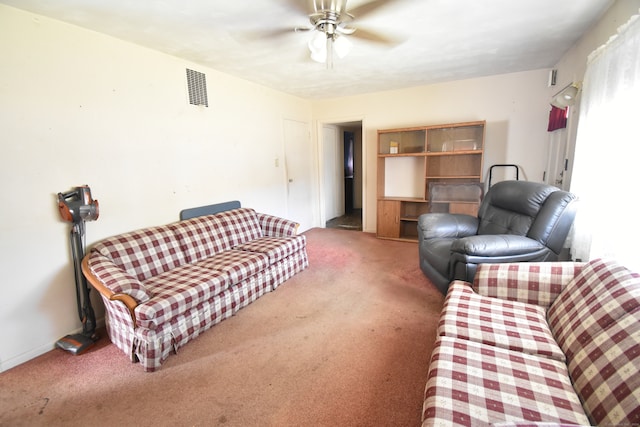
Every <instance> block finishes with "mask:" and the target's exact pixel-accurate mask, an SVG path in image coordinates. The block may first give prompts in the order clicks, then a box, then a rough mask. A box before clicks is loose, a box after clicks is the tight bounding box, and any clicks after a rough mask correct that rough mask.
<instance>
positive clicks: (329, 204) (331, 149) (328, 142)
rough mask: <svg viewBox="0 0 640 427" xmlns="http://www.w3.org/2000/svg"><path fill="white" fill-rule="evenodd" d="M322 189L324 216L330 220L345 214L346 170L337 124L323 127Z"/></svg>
mask: <svg viewBox="0 0 640 427" xmlns="http://www.w3.org/2000/svg"><path fill="white" fill-rule="evenodd" d="M322 153H323V162H322V165H323V171H322V191H323V196H324V217H325V220H327V221H328V220H330V219H333V218H335V217H338V216H340V215H344V171H343V167H342V165H343V158H342V157H343V154H342V146H341V144H340V135H339V130H338V128H337V127H336V126H331V125H324V126H323V127H322Z"/></svg>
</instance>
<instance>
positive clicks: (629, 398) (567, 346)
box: [548, 259, 640, 425]
mask: <svg viewBox="0 0 640 427" xmlns="http://www.w3.org/2000/svg"><path fill="white" fill-rule="evenodd" d="M548 316H549V324H550V326H551V328H552V330H553V332H554V335H555V336H556V339H557V341H558V343H559V344H560V346H561V347H562V349H563V351H564V352H565V354H566V355H567V360H568V361H569V370H570V372H571V376H572V379H573V381H574V382H575V387H576V390H577V391H578V393H579V394H580V396H581V398H582V399H583V400H584V406H585V408H586V409H587V411H588V412H589V413H590V415H591V418H592V421H593V422H594V423H596V424H601V425H602V424H607V425H640V405H638V401H639V400H640V275H638V274H636V273H632V272H631V271H629V270H627V269H626V268H624V267H622V266H620V265H618V264H616V263H615V262H612V261H607V260H602V259H597V260H594V261H591V262H589V263H588V264H587V265H586V266H585V267H584V269H583V270H582V272H581V273H580V274H579V275H577V276H576V278H575V279H574V281H573V282H572V283H570V284H569V285H568V286H567V288H566V289H565V290H564V291H563V292H562V293H561V294H560V296H559V297H558V298H557V299H556V301H555V302H554V303H553V304H552V306H551V307H550V309H549V312H548Z"/></svg>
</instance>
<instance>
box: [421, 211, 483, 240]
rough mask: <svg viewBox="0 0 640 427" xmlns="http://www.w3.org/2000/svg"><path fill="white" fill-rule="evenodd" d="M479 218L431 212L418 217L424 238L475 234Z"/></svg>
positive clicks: (457, 236)
mask: <svg viewBox="0 0 640 427" xmlns="http://www.w3.org/2000/svg"><path fill="white" fill-rule="evenodd" d="M478 224H479V221H478V218H476V217H475V216H471V215H464V214H447V213H429V214H423V215H420V217H419V218H418V231H420V235H421V236H422V239H435V238H442V237H454V238H459V237H466V236H473V235H474V234H476V232H477V231H478Z"/></svg>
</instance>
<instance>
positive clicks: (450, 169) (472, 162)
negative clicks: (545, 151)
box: [377, 121, 485, 241]
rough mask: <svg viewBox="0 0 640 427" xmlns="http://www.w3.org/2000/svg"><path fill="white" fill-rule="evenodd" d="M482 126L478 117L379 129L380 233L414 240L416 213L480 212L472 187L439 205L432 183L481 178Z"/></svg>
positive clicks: (470, 181)
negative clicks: (431, 191) (433, 199)
mask: <svg viewBox="0 0 640 427" xmlns="http://www.w3.org/2000/svg"><path fill="white" fill-rule="evenodd" d="M484 128H485V122H484V121H478V122H466V123H453V124H445V125H433V126H420V127H411V128H400V129H386V130H379V131H378V165H377V171H378V181H377V194H378V209H377V217H378V221H377V235H378V237H380V238H387V239H398V240H410V241H415V240H417V237H418V232H417V220H418V217H419V216H420V215H421V214H423V213H427V212H430V211H437V212H459V213H468V214H472V215H475V214H477V209H478V204H479V202H478V201H477V200H475V199H471V198H469V197H467V196H468V193H469V191H468V190H465V192H466V193H467V194H466V195H465V197H462V198H461V199H460V198H458V197H452V198H451V199H447V200H439V201H438V202H437V206H435V203H430V202H429V200H430V194H429V187H430V186H431V185H434V184H442V185H444V186H447V185H454V184H467V183H480V182H481V181H482V165H483V159H484ZM476 186H477V187H478V188H481V187H479V186H478V184H476ZM460 188H463V187H460ZM465 188H466V187H465ZM472 190H473V189H472ZM480 191H481V190H480ZM431 204H433V205H434V206H430V205H431Z"/></svg>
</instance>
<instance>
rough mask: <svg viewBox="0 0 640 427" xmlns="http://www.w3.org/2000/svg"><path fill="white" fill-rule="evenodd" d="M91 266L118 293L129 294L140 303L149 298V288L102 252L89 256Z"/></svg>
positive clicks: (107, 285)
mask: <svg viewBox="0 0 640 427" xmlns="http://www.w3.org/2000/svg"><path fill="white" fill-rule="evenodd" d="M89 268H90V269H91V272H93V274H95V276H96V277H97V278H98V279H100V281H101V282H102V283H103V284H104V285H105V286H106V287H107V288H109V289H110V290H111V291H112V292H113V293H116V294H120V293H122V294H127V295H129V296H131V297H132V298H133V299H135V300H136V301H137V302H138V303H141V302H145V301H148V300H149V294H148V293H147V288H146V287H145V286H144V285H143V284H142V283H141V282H140V281H139V280H138V279H136V278H135V277H133V275H131V274H129V273H127V272H126V271H124V270H123V269H121V268H119V267H117V266H116V265H115V264H114V263H113V262H112V261H111V260H110V259H109V258H107V257H105V256H104V255H102V254H100V253H97V252H95V253H93V254H92V255H91V256H90V257H89Z"/></svg>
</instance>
